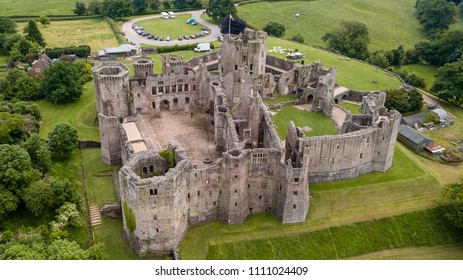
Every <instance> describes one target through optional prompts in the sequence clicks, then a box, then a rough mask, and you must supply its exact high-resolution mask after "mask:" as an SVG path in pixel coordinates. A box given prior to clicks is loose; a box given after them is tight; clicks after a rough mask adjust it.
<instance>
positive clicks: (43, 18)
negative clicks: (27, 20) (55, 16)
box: [39, 16, 50, 27]
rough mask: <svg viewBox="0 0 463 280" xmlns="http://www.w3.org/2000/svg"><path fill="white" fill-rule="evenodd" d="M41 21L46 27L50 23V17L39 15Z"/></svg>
mask: <svg viewBox="0 0 463 280" xmlns="http://www.w3.org/2000/svg"><path fill="white" fill-rule="evenodd" d="M39 22H40V24H42V25H43V26H44V27H47V25H50V19H49V18H48V17H47V16H40V17H39Z"/></svg>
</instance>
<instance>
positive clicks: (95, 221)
mask: <svg viewBox="0 0 463 280" xmlns="http://www.w3.org/2000/svg"><path fill="white" fill-rule="evenodd" d="M90 222H91V224H92V227H94V226H98V225H101V214H100V209H99V208H98V206H97V205H90Z"/></svg>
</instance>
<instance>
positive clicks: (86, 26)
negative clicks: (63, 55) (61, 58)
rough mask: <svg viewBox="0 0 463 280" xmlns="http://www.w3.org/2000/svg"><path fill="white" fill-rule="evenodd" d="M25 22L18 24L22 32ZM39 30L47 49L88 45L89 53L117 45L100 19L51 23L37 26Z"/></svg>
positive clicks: (107, 27) (104, 22)
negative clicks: (45, 25)
mask: <svg viewBox="0 0 463 280" xmlns="http://www.w3.org/2000/svg"><path fill="white" fill-rule="evenodd" d="M25 25H26V23H25V22H22V23H19V24H18V30H21V31H22V30H23V28H24V26H25ZM39 30H40V32H42V35H43V37H44V39H45V42H47V48H53V47H66V46H79V45H89V46H90V48H91V53H92V54H96V53H97V51H98V50H103V49H105V48H109V47H116V46H118V45H119V43H118V42H117V40H116V37H114V34H113V32H112V31H111V28H110V27H109V24H108V23H107V22H106V21H104V20H102V19H83V20H64V21H52V22H51V24H50V25H48V26H47V27H43V26H41V25H39Z"/></svg>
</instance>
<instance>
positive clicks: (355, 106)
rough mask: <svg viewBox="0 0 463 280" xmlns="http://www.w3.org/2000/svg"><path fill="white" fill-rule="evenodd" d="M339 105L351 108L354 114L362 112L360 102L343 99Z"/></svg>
mask: <svg viewBox="0 0 463 280" xmlns="http://www.w3.org/2000/svg"><path fill="white" fill-rule="evenodd" d="M339 105H341V107H342V108H344V109H347V110H349V111H350V112H351V113H352V114H360V109H361V105H360V104H354V103H350V102H345V101H342V102H341V103H340V104H339Z"/></svg>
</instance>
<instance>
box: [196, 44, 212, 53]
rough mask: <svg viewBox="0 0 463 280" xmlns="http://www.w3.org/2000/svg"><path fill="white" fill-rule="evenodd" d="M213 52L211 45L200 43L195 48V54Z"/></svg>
mask: <svg viewBox="0 0 463 280" xmlns="http://www.w3.org/2000/svg"><path fill="white" fill-rule="evenodd" d="M210 50H211V43H199V44H198V45H197V46H196V48H194V51H195V52H208V51H210Z"/></svg>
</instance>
